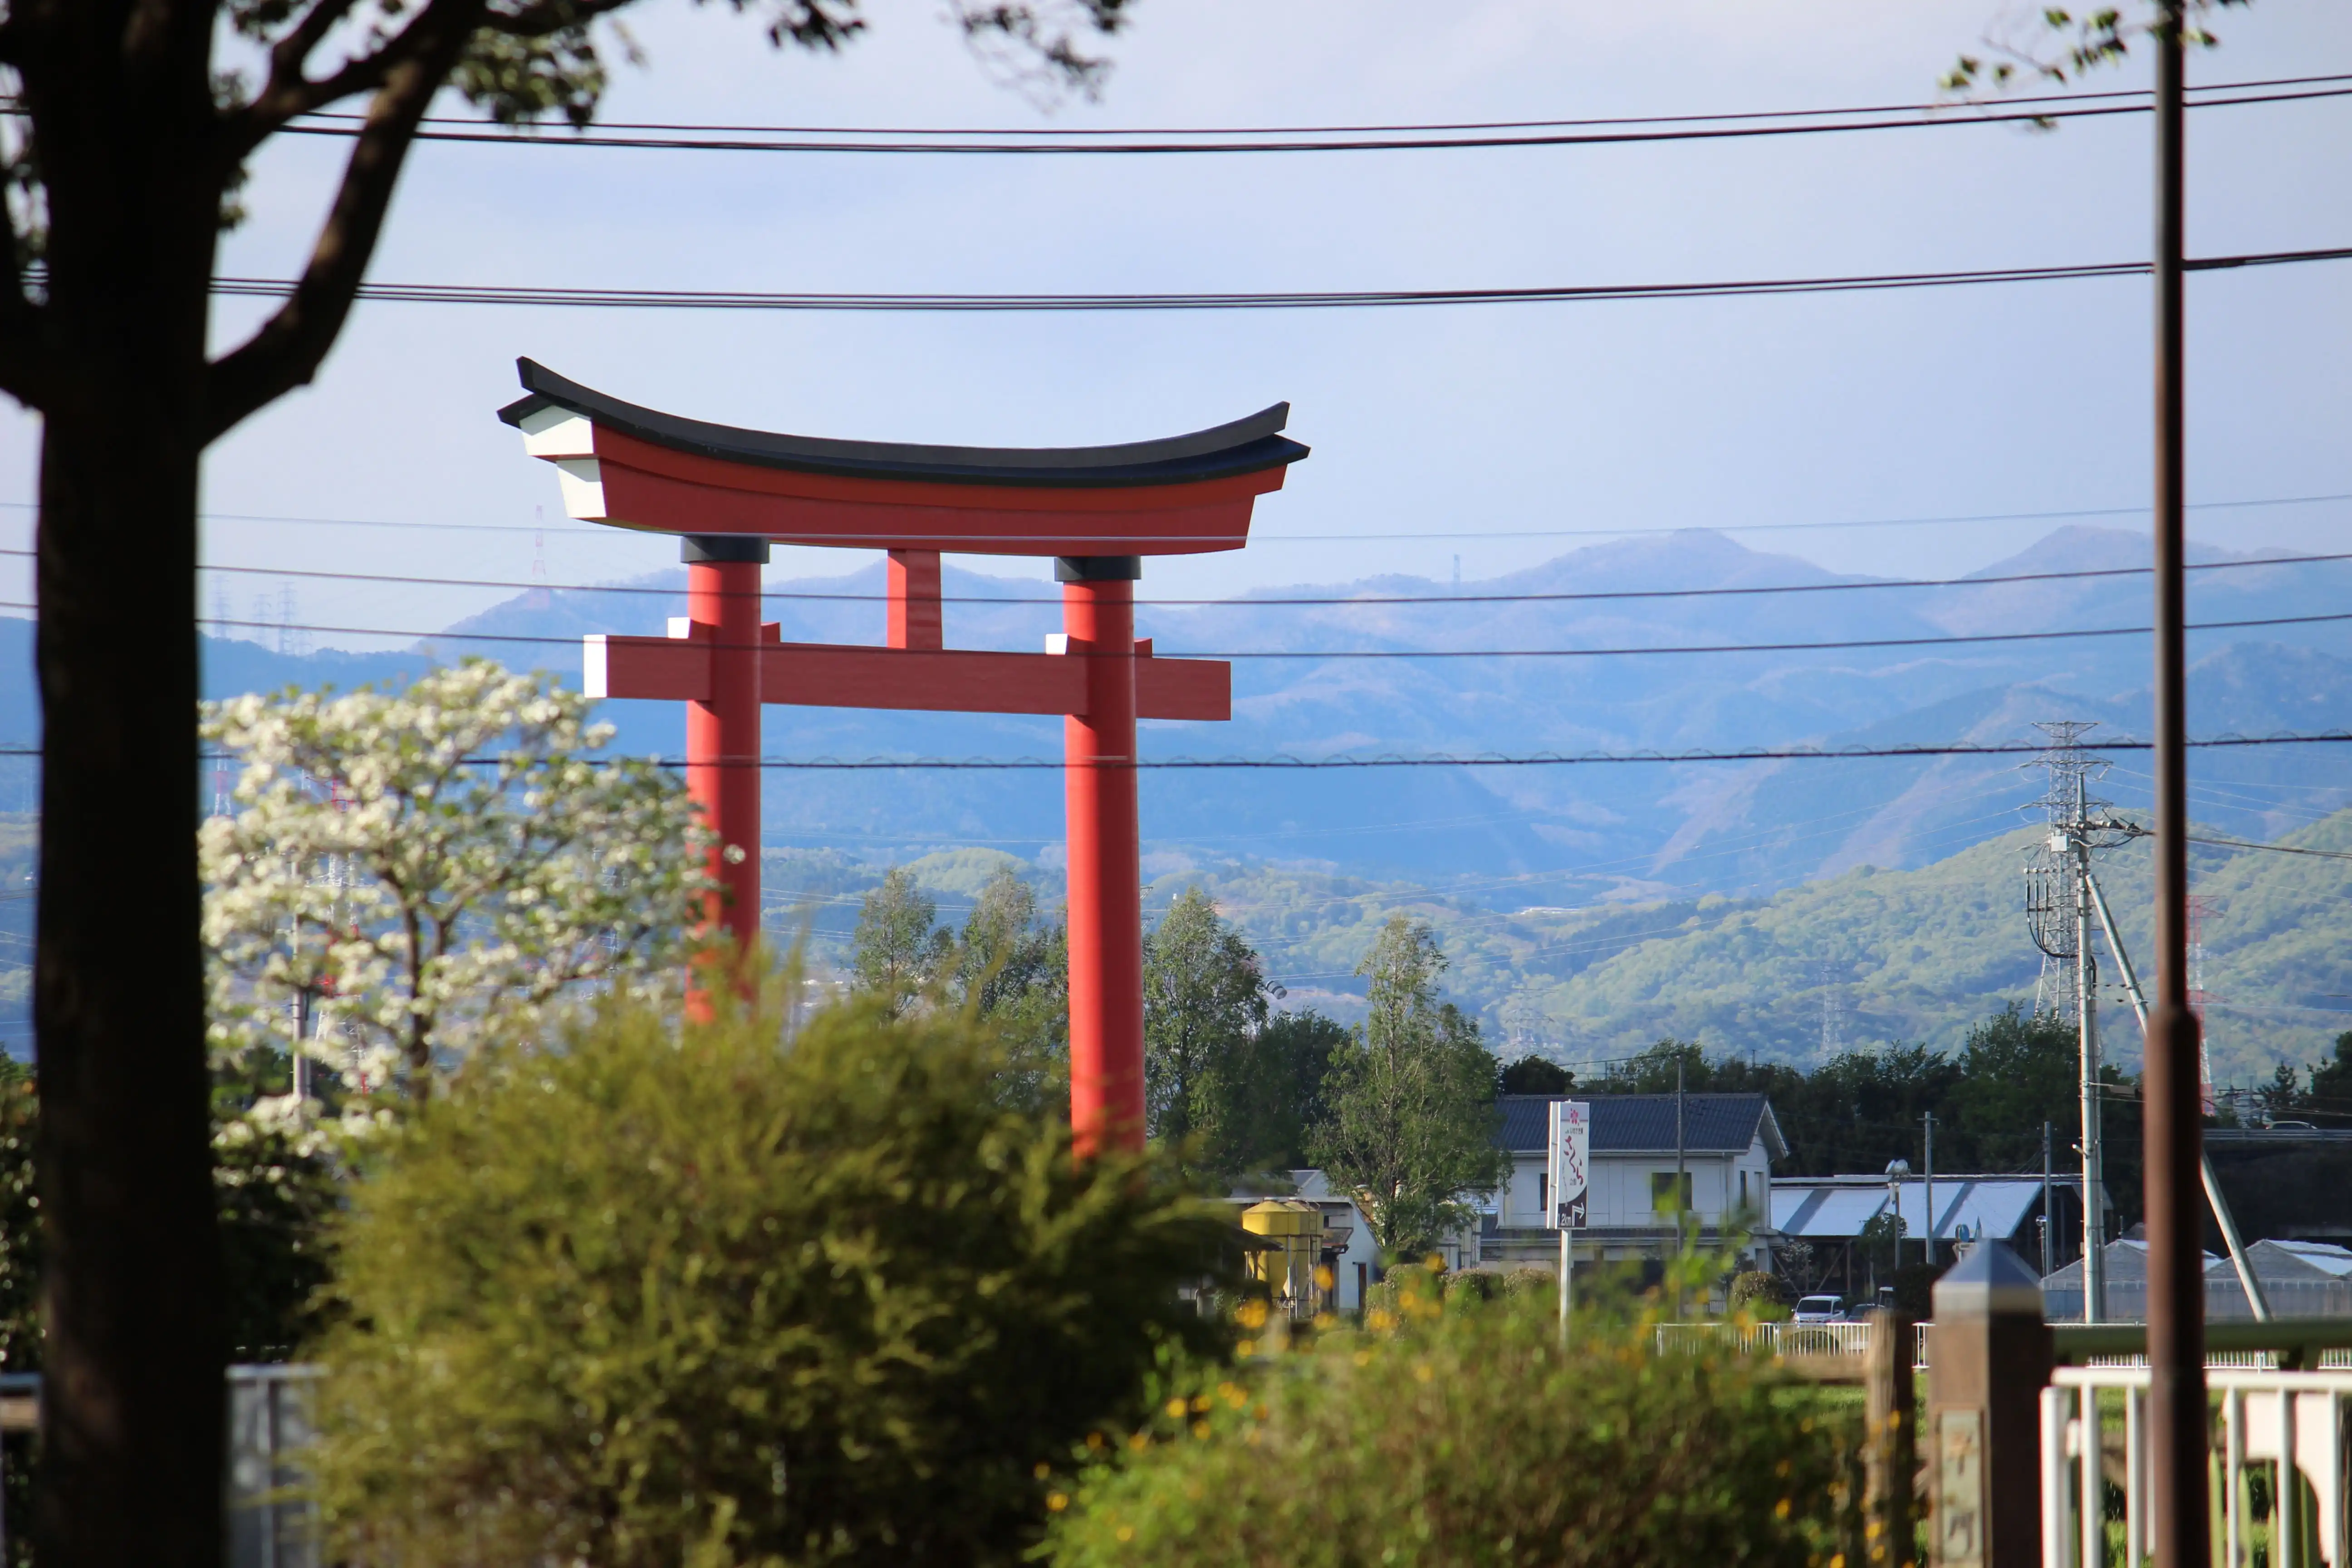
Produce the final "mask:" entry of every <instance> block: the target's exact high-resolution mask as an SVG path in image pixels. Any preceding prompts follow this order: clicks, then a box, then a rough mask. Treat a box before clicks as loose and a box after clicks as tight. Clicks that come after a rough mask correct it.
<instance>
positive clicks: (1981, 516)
mask: <svg viewBox="0 0 2352 1568" xmlns="http://www.w3.org/2000/svg"><path fill="white" fill-rule="evenodd" d="M2347 500H2352V491H2337V492H2332V493H2328V494H2324V495H2308V496H2259V497H2253V498H2251V499H2246V500H2210V501H2192V502H2190V503H2189V510H2192V511H2233V510H2245V509H2250V508H2259V507H2290V506H2319V505H2326V504H2333V503H2336V502H2339V501H2347ZM0 510H9V511H36V510H39V507H38V503H37V502H34V501H14V500H0ZM2146 515H2147V505H2146V504H2145V503H2143V504H2141V505H2137V506H2102V507H2071V508H2065V509H2061V510H2042V511H1984V512H1960V513H1953V514H1949V515H1944V516H1936V517H1873V518H1851V519H1846V520H1843V521H1834V522H1822V521H1809V522H1727V523H1713V524H1708V525H1706V526H1705V527H1696V528H1694V527H1675V528H1529V529H1487V530H1470V531H1453V532H1444V533H1434V532H1431V533H1259V534H1255V535H1253V536H1252V538H1251V540H1250V542H1251V543H1252V544H1253V545H1258V546H1264V545H1268V544H1286V543H1298V544H1328V543H1366V542H1381V541H1385V540H1422V539H1626V538H1648V537H1654V536H1661V535H1665V534H1672V533H1782V532H1790V531H1808V530H1814V529H1848V528H1927V527H1943V526H1946V525H1948V524H1952V523H1962V522H2060V521H2070V520H2073V519H2077V518H2086V517H2133V518H2137V517H2145V516H2146ZM197 516H198V518H199V520H200V521H205V522H259V523H280V524H285V525H288V526H292V527H302V528H383V529H398V530H402V531H435V532H450V533H530V534H541V533H553V534H558V535H568V536H570V537H572V538H575V539H593V540H597V541H600V542H613V541H618V540H621V539H625V538H632V537H635V538H640V539H641V538H643V537H644V536H643V535H634V536H633V535H630V534H629V533H628V532H627V531H625V530H620V529H614V528H607V527H582V528H573V527H541V526H539V525H537V524H526V523H503V522H480V523H473V522H425V521H415V520H409V519H391V518H364V517H290V516H286V515H284V514H281V513H274V512H239V511H208V512H200V513H198V514H197ZM991 537H992V538H998V539H1004V538H1012V537H1014V536H1011V535H1002V536H998V535H992V536H991ZM1020 537H1027V536H1025V535H1024V536H1020ZM860 538H861V540H862V539H863V536H860ZM843 542H845V543H847V542H848V541H847V539H846V538H844V541H843ZM950 553H954V552H950ZM2189 570H2191V571H2196V570H2200V567H2199V566H2197V565H2194V564H2192V565H2191V566H2190V568H2189ZM528 586H531V587H539V586H541V584H536V583H534V584H528Z"/></svg>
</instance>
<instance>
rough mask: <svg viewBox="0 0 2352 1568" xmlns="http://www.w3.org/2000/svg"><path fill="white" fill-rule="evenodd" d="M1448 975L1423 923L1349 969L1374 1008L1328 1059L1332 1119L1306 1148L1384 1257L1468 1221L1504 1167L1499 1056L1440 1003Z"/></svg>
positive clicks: (1409, 926)
mask: <svg viewBox="0 0 2352 1568" xmlns="http://www.w3.org/2000/svg"><path fill="white" fill-rule="evenodd" d="M1444 968H1445V955H1444V953H1442V952H1439V951H1438V950H1437V941H1436V938H1435V936H1434V935H1433V933H1432V932H1431V931H1430V928H1429V927H1428V926H1427V925H1425V924H1418V923H1415V922H1414V921H1409V920H1407V919H1405V918H1404V917H1403V916H1402V915H1398V916H1396V917H1394V918H1392V919H1391V920H1390V921H1389V922H1388V924H1387V925H1386V926H1384V927H1382V928H1381V934H1380V935H1379V937H1378V938H1376V939H1375V940H1374V942H1373V943H1372V949H1371V952H1369V953H1367V954H1366V955H1365V958H1364V961H1363V963H1360V964H1359V965H1358V966H1357V969H1356V973H1359V974H1361V975H1363V976H1365V978H1366V980H1367V982H1368V985H1367V994H1368V1000H1369V1001H1370V1012H1369V1014H1368V1016H1366V1018H1365V1020H1364V1024H1363V1026H1362V1028H1361V1029H1360V1032H1359V1033H1358V1035H1357V1037H1356V1038H1355V1039H1354V1040H1353V1041H1351V1042H1350V1043H1349V1046H1348V1047H1343V1048H1342V1049H1340V1050H1339V1051H1338V1052H1337V1053H1335V1055H1334V1057H1333V1058H1332V1063H1331V1070H1330V1076H1329V1078H1328V1079H1327V1080H1326V1084H1325V1091H1324V1092H1325V1096H1326V1100H1327V1103H1328V1107H1329V1118H1328V1121H1325V1122H1324V1124H1323V1126H1322V1128H1321V1129H1320V1130H1319V1131H1318V1133H1317V1134H1316V1135H1315V1136H1314V1138H1313V1140H1312V1147H1313V1149H1314V1151H1315V1152H1316V1154H1317V1156H1318V1163H1321V1164H1322V1165H1323V1167H1324V1168H1325V1169H1326V1170H1327V1171H1328V1172H1329V1173H1330V1176H1331V1180H1332V1183H1333V1184H1334V1185H1335V1186H1338V1187H1339V1188H1341V1189H1343V1190H1347V1191H1350V1192H1354V1193H1356V1194H1359V1198H1360V1202H1361V1204H1362V1205H1363V1207H1364V1210H1365V1218H1366V1220H1367V1222H1368V1223H1369V1225H1370V1228H1371V1233H1372V1239H1373V1240H1374V1241H1376V1242H1377V1243H1379V1245H1380V1247H1381V1251H1382V1253H1384V1254H1385V1255H1387V1256H1389V1257H1391V1258H1396V1257H1402V1256H1405V1255H1409V1254H1411V1253H1413V1252H1417V1251H1420V1250H1423V1249H1424V1248H1427V1247H1431V1246H1433V1245H1434V1244H1435V1243H1436V1242H1437V1241H1438V1240H1439V1239H1441V1238H1442V1237H1444V1236H1446V1235H1447V1234H1449V1233H1451V1232H1453V1231H1454V1230H1456V1229H1459V1228H1460V1227H1462V1226H1465V1225H1468V1224H1471V1223H1473V1222H1474V1220H1475V1210H1474V1209H1473V1208H1472V1207H1471V1204H1470V1200H1471V1199H1472V1198H1473V1197H1475V1195H1476V1194H1482V1193H1486V1192H1491V1191H1493V1190H1494V1188H1495V1186H1496V1184H1498V1183H1499V1182H1500V1181H1501V1180H1502V1179H1503V1176H1504V1173H1506V1172H1507V1170H1508V1168H1509V1162H1508V1156H1507V1155H1506V1154H1505V1153H1504V1152H1502V1151H1501V1150H1500V1149H1498V1148H1496V1145H1495V1129H1496V1112H1495V1082H1496V1062H1495V1058H1494V1056H1493V1055H1492V1054H1491V1053H1490V1052H1489V1051H1488V1050H1487V1049H1486V1046H1485V1045H1484V1044H1483V1043H1481V1042H1480V1040H1479V1038H1478V1026H1477V1024H1476V1023H1475V1021H1474V1020H1472V1019H1469V1018H1466V1017H1465V1016H1463V1015H1462V1013H1461V1011H1460V1009H1458V1008H1456V1007H1455V1006H1454V1005H1453V1004H1452V1003H1450V1002H1440V1001H1439V1000H1438V999H1437V977H1438V975H1439V974H1440V973H1443V972H1444Z"/></svg>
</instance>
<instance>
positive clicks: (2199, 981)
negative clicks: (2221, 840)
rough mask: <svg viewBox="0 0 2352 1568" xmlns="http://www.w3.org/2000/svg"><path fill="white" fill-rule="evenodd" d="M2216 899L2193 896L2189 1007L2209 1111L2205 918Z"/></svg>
mask: <svg viewBox="0 0 2352 1568" xmlns="http://www.w3.org/2000/svg"><path fill="white" fill-rule="evenodd" d="M2212 912H2213V900H2211V899H2210V898H2209V897H2208V896H2206V895H2205V894H2203V893H2191V894H2189V1011H2190V1012H2192V1013H2194V1014H2196V1015H2197V1024H2198V1030H2197V1081H2198V1084H2199V1093H2200V1095H2201V1096H2202V1097H2203V1099H2204V1101H2205V1114H2206V1115H2208V1116H2210V1115H2212V1114H2213V1110H2214V1106H2215V1104H2216V1103H2217V1102H2216V1100H2214V1098H2213V1033H2212V1029H2211V1027H2210V1026H2209V1025H2208V1024H2207V1023H2206V1022H2205V1003H2206V1000H2207V997H2208V995H2209V993H2208V992H2207V991H2206V989H2205V921H2206V918H2207V917H2208V916H2210V914H2212Z"/></svg>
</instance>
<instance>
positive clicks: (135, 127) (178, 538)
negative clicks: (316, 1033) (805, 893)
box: [25, 0, 226, 1568]
mask: <svg viewBox="0 0 2352 1568" xmlns="http://www.w3.org/2000/svg"><path fill="white" fill-rule="evenodd" d="M192 10H193V11H194V13H196V14H190V13H191V11H192ZM30 15H31V16H34V17H35V18H37V22H38V23H39V26H38V27H37V30H36V31H35V32H34V33H33V34H32V35H31V36H30V38H29V47H30V58H28V59H27V62H26V70H25V80H26V93H27V97H28V99H29V100H31V102H32V107H33V109H34V110H35V117H36V122H37V126H38V128H39V134H40V136H41V138H42V140H41V148H40V151H41V158H42V173H43V175H44V178H45V181H46V184H47V195H48V204H49V213H50V230H49V247H48V283H47V294H48V300H47V310H46V312H45V320H44V327H43V332H42V341H41V342H40V343H39V345H38V353H39V355H40V359H41V365H40V372H41V374H40V381H41V397H40V403H41V412H42V414H43V416H44V423H43V427H42V437H41V476H40V509H41V510H40V524H39V537H38V541H37V545H38V564H37V583H38V592H39V598H40V624H39V631H38V637H37V655H36V657H37V668H38V671H39V679H40V687H41V706H42V726H43V735H42V755H41V814H42V815H41V852H40V879H41V880H40V910H39V915H38V925H37V934H38V942H39V948H38V954H37V962H36V972H35V978H34V995H33V1015H34V1027H35V1030H36V1037H37V1048H38V1051H39V1062H38V1068H39V1074H40V1093H41V1121H40V1137H39V1142H38V1146H37V1152H36V1157H37V1163H38V1180H39V1188H40V1197H41V1216H42V1226H43V1239H44V1242H45V1245H46V1247H47V1269H46V1274H45V1279H44V1283H43V1302H44V1310H45V1316H46V1320H47V1345H46V1347H45V1351H44V1372H45V1378H44V1394H45V1397H44V1400H43V1408H42V1444H41V1468H40V1477H39V1492H38V1495H37V1500H36V1503H35V1537H36V1541H35V1544H36V1550H37V1553H38V1558H39V1561H40V1562H41V1563H43V1564H44V1565H45V1568H213V1565H215V1564H217V1563H219V1561H220V1558H221V1553H222V1518H221V1496H222V1461H223V1455H224V1447H225V1432H224V1427H225V1424H226V1412H225V1407H224V1391H223V1386H222V1371H223V1364H224V1362H225V1360H226V1353H225V1352H226V1345H225V1338H224V1331H223V1321H222V1309H221V1286H220V1274H221V1257H220V1241H219V1236H218V1231H217V1227H216V1225H215V1217H214V1204H213V1186H212V1160H211V1152H210V1142H211V1118H210V1113H209V1084H208V1079H207V1073H206V1067H205V1040H204V1034H205V997H204V971H203V963H202V954H201V952H200V948H199V941H200V937H199V931H200V928H199V923H198V922H199V912H200V901H199V892H198V888H197V882H196V864H195V842H194V827H195V823H196V812H195V810H194V806H195V804H196V794H195V792H196V789H197V785H198V772H197V762H196V738H195V704H196V698H197V662H196V661H197V645H196V628H195V597H196V585H195V562H196V505H197V470H198V463H199V459H200V457H201V455H202V452H203V450H204V446H205V437H206V425H205V407H204V400H205V331H206V319H207V300H206V288H207V283H208V280H209V279H210V276H211V272H212V261H213V253H214V249H215V245H216V242H217V241H216V230H217V223H218V211H219V206H218V204H219V192H220V182H219V180H218V178H217V177H216V175H215V174H214V173H213V172H212V171H211V169H210V168H208V166H207V158H208V153H207V152H206V149H205V137H206V136H207V135H208V134H209V132H208V127H207V121H208V119H209V116H210V113H211V90H212V89H211V85H210V80H209V35H210V29H211V26H212V25H213V18H212V16H211V13H210V10H209V8H208V7H196V8H190V7H176V8H164V9H163V10H157V9H154V8H152V7H150V8H148V9H146V10H143V11H142V12H140V13H139V16H140V17H143V18H145V21H144V22H143V23H142V21H140V20H139V19H137V18H134V17H132V16H130V15H129V14H128V13H127V11H126V8H125V7H124V6H122V5H121V4H119V0H118V3H114V4H109V3H104V0H101V3H99V4H91V5H84V6H59V5H39V6H37V7H36V8H35V9H34V10H33V11H32V12H31V13H30ZM147 24H153V25H152V26H148V25H147Z"/></svg>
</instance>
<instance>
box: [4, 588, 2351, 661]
mask: <svg viewBox="0 0 2352 1568" xmlns="http://www.w3.org/2000/svg"><path fill="white" fill-rule="evenodd" d="M34 607H35V606H33V605H28V604H24V603H21V602H8V601H0V609H5V610H29V609H32V608H34ZM2340 621H2352V610H2336V611H2329V612H2326V613H2324V614H2318V615H2308V616H2242V617H2240V618H2238V619H2235V620H2226V621H2191V622H2189V624H2188V626H2187V627H2186V629H2187V630H2189V631H2192V632H2212V631H2245V630H2250V629H2252V628H2256V627H2261V626H2316V625H2321V624H2326V623H2333V622H2340ZM196 622H197V624H198V625H199V626H230V627H235V628H236V629H238V630H242V631H279V632H288V631H296V632H314V633H322V634H325V635H328V636H331V637H412V638H415V639H416V640H417V641H418V642H420V643H436V642H488V643H521V644H526V645H537V646H541V647H576V646H577V645H578V641H579V639H578V638H577V637H547V636H541V635H538V634H534V633H528V632H457V631H419V630H416V629H415V628H413V627H411V628H404V627H399V626H323V625H319V624H316V623H312V622H303V621H262V620H236V619H229V618H225V617H221V616H197V617H196ZM2148 631H2149V628H2148V627H2147V626H2085V627H2080V628H2075V629H2072V630H2062V631H2047V632H1959V633H1954V634H1951V635H1948V636H1941V637H1844V638H1821V639H1816V640H1811V641H1805V642H1755V643H1682V644H1675V645H1672V646H1666V647H1636V646H1627V647H1521V648H1329V649H1321V650H1316V649H1301V648H1188V649H1177V648H1168V649H1156V650H1155V654H1156V656H1157V657H1159V658H1216V659H1259V660H1276V659H1279V660H1285V661H1294V660H1338V659H1465V658H1653V657H1659V656H1664V655H1670V654H1672V655H1683V654H1733V653H1835V652H1841V651H1844V650H1848V649H1855V648H1901V647H1976V646H1980V645H1983V644H1987V643H2019V642H2060V641H2066V640H2070V639H2074V640H2079V639H2085V638H2095V637H2146V636H2147V635H2148ZM702 646H703V647H710V648H713V649H719V650H726V649H740V648H744V647H751V648H762V647H776V646H778V645H776V644H773V643H706V644H703V645H702ZM784 646H791V645H784ZM876 651H880V650H879V649H878V648H877V650H876ZM939 651H940V652H943V653H949V654H953V653H962V652H988V651H1003V650H1001V649H999V650H989V649H963V648H948V649H943V650H939ZM1056 657H1059V658H1127V657H1129V656H1127V655H1125V654H1091V653H1085V652H1073V653H1068V654H1063V655H1058V656H1056ZM1146 657H1152V656H1146Z"/></svg>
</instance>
